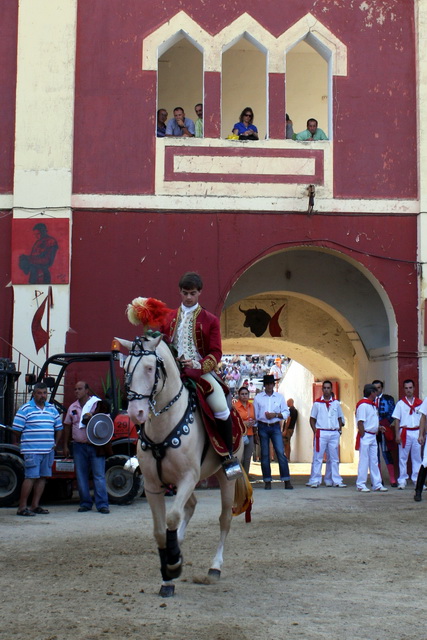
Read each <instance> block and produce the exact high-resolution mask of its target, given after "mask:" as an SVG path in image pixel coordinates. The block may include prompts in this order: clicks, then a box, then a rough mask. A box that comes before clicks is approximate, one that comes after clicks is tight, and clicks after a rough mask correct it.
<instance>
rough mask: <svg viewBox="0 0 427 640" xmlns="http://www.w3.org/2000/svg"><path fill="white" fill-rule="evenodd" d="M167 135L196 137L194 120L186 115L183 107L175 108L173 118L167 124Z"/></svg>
mask: <svg viewBox="0 0 427 640" xmlns="http://www.w3.org/2000/svg"><path fill="white" fill-rule="evenodd" d="M166 136H167V137H171V136H174V137H183V138H194V122H193V121H192V120H190V118H186V117H185V113H184V109H183V108H182V107H175V109H174V110H173V118H171V119H170V120H169V121H168V123H167V125H166Z"/></svg>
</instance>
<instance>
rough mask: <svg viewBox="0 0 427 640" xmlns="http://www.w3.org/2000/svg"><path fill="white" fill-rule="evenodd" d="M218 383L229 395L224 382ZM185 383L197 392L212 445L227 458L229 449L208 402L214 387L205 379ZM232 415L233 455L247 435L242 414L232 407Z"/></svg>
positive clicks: (190, 389) (184, 380)
mask: <svg viewBox="0 0 427 640" xmlns="http://www.w3.org/2000/svg"><path fill="white" fill-rule="evenodd" d="M218 381H219V382H221V386H222V387H223V389H224V387H225V389H224V392H225V393H226V394H228V393H229V389H228V387H226V386H225V385H224V383H223V382H222V380H219V379H218ZM183 383H184V384H185V386H186V387H187V388H188V389H189V391H190V392H193V393H194V392H195V395H196V399H197V406H198V408H199V410H200V415H201V417H202V419H203V424H204V426H205V431H206V433H207V435H208V438H209V440H210V443H211V445H212V446H213V448H214V449H215V451H216V452H217V453H218V454H219V455H220V456H226V455H227V454H228V450H227V447H226V446H225V444H224V441H223V439H222V438H221V436H220V435H219V433H218V431H217V426H216V421H215V418H214V416H213V413H212V410H211V408H210V406H209V405H208V403H207V401H206V398H207V396H208V395H209V394H210V393H212V391H213V389H212V385H211V384H210V383H209V382H208V381H207V380H204V379H203V378H200V379H199V380H198V381H197V383H195V382H194V380H190V379H189V378H184V377H183ZM230 413H231V420H232V424H233V453H236V451H237V450H238V448H239V447H240V442H241V440H242V437H243V435H244V433H245V425H244V423H243V420H242V418H241V417H240V414H239V413H238V412H237V411H236V409H235V408H234V407H231V409H230Z"/></svg>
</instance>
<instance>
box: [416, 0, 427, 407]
mask: <svg viewBox="0 0 427 640" xmlns="http://www.w3.org/2000/svg"><path fill="white" fill-rule="evenodd" d="M415 10H416V13H415V17H416V29H417V49H416V59H417V90H418V141H417V142H418V180H419V199H420V212H421V213H420V216H419V223H418V260H419V261H420V262H421V263H423V262H424V263H425V264H424V265H423V266H422V275H421V277H420V281H419V282H420V290H419V326H420V332H419V351H420V389H419V394H420V395H421V396H425V395H427V347H426V346H425V345H424V342H425V341H426V340H427V336H426V335H425V332H424V323H425V318H424V310H425V300H426V298H427V2H426V0H417V2H416V3H415Z"/></svg>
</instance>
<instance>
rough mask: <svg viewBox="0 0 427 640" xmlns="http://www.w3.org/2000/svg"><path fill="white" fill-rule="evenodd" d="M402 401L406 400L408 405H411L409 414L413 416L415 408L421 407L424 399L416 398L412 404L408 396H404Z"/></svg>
mask: <svg viewBox="0 0 427 640" xmlns="http://www.w3.org/2000/svg"><path fill="white" fill-rule="evenodd" d="M402 402H404V403H405V404H406V405H407V406H408V407H409V415H410V416H412V414H413V413H414V411H415V409H416V408H417V407H419V406H420V405H421V404H422V403H423V401H422V400H420V399H419V398H414V402H413V403H412V404H411V403H410V402H408V400H407V398H406V396H405V397H404V398H402Z"/></svg>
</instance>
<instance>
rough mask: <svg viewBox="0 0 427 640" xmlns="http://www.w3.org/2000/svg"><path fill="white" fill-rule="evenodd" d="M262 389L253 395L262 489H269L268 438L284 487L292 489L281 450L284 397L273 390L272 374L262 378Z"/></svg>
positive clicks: (287, 414) (286, 460) (286, 409)
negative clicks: (259, 449)
mask: <svg viewBox="0 0 427 640" xmlns="http://www.w3.org/2000/svg"><path fill="white" fill-rule="evenodd" d="M263 382H264V391H263V392H262V393H259V394H258V395H257V396H255V399H254V407H255V419H256V421H257V428H258V435H259V441H260V445H261V469H262V477H263V480H264V483H265V486H264V489H271V480H272V477H271V465H270V440H271V442H272V443H273V447H274V451H275V452H276V456H277V460H278V462H279V470H280V479H281V480H283V481H284V483H285V489H293V486H292V485H291V479H290V475H289V465H288V459H287V458H286V456H285V454H284V452H283V441H282V433H281V430H280V421H281V420H286V419H287V417H288V416H289V409H288V407H287V404H286V401H285V399H284V397H283V396H282V395H281V394H280V393H277V392H275V391H274V376H272V375H265V376H264V378H263Z"/></svg>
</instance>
